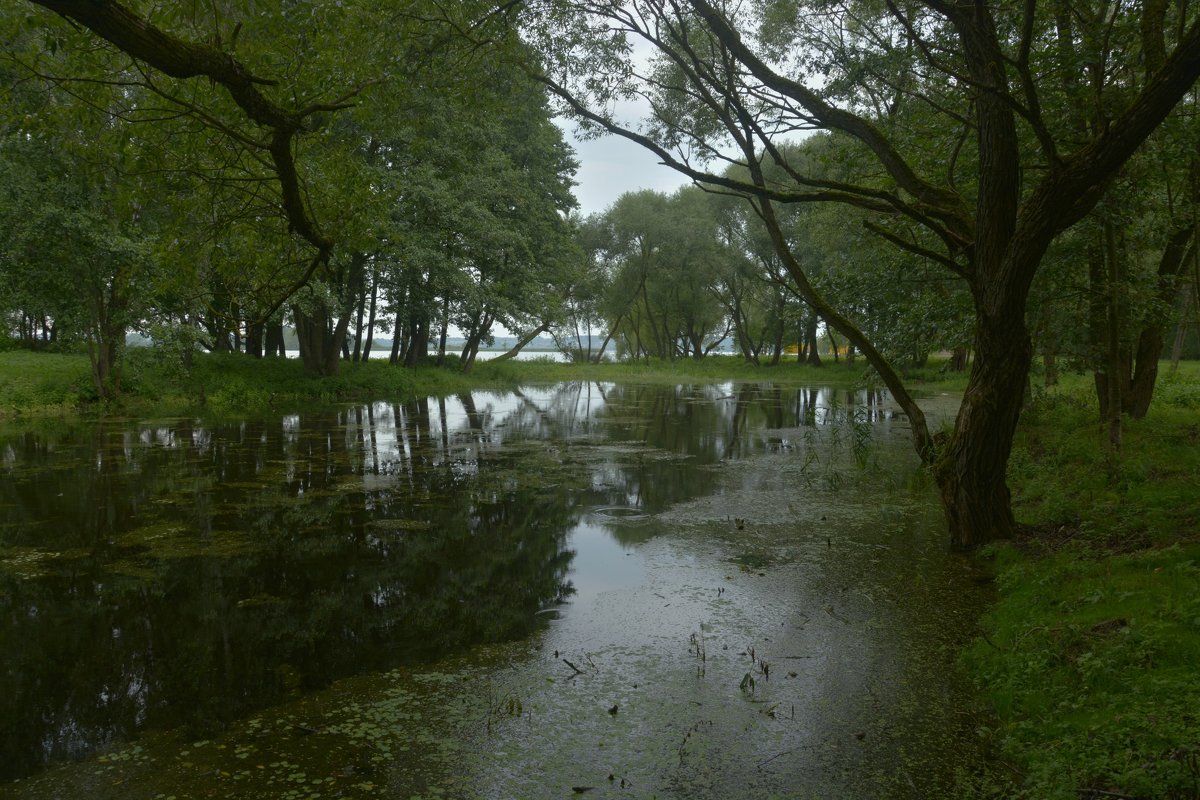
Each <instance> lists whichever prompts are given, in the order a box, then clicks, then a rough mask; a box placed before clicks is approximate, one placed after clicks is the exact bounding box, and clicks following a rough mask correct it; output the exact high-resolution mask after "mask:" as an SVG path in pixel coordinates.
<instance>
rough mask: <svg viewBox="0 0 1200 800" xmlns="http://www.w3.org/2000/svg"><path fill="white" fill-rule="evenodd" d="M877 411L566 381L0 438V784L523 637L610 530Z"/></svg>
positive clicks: (856, 402)
mask: <svg viewBox="0 0 1200 800" xmlns="http://www.w3.org/2000/svg"><path fill="white" fill-rule="evenodd" d="M883 401H884V398H883V397H882V396H881V395H878V394H877V393H869V392H858V393H854V392H851V393H846V392H844V391H841V390H839V391H834V390H830V389H802V390H796V389H781V388H778V387H772V386H769V385H753V384H752V385H733V384H724V385H716V386H690V385H679V386H674V387H661V386H654V387H651V386H630V385H612V384H599V383H586V382H581V383H573V384H564V385H560V386H556V387H549V388H528V389H524V390H522V391H516V392H511V393H487V392H477V393H471V394H462V395H458V396H455V397H448V398H418V399H414V400H410V401H406V402H402V403H388V402H379V403H372V404H365V405H359V406H353V407H349V408H345V409H342V410H338V411H322V412H304V413H300V414H291V415H286V416H283V417H275V418H270V419H253V420H244V421H237V422H215V421H204V420H170V421H159V422H147V423H141V424H118V423H112V422H108V423H99V424H96V425H94V426H91V427H87V426H80V427H76V428H68V429H64V430H61V431H57V432H54V433H33V432H22V431H11V430H10V431H0V474H2V477H3V480H2V481H0V660H2V668H0V778H13V777H17V776H20V775H23V774H27V773H29V772H30V771H32V770H34V769H36V768H37V767H38V766H39V765H42V764H45V763H47V762H48V761H54V760H61V759H72V758H79V757H82V756H85V755H87V754H89V753H91V752H94V751H96V750H98V749H103V748H105V747H107V746H109V745H111V744H113V743H115V742H118V741H121V740H124V739H127V738H129V737H131V736H132V735H133V734H134V733H135V732H136V731H138V730H140V729H143V728H154V727H174V726H179V725H182V726H185V727H186V729H187V730H188V731H189V732H192V733H194V734H195V735H197V736H201V735H204V734H207V733H209V732H212V731H216V730H219V729H220V728H222V727H223V726H224V725H226V724H228V723H229V722H230V721H231V720H233V719H236V718H238V717H241V716H243V715H245V714H246V713H248V712H249V711H251V710H253V709H255V708H259V707H262V706H266V705H270V704H273V703H277V702H280V701H282V700H284V699H287V698H289V697H294V696H298V695H301V694H304V693H307V692H310V691H312V690H314V689H316V688H318V687H321V686H324V685H326V684H328V683H329V682H330V681H332V680H334V679H336V678H339V677H342V676H345V675H349V674H353V673H359V672H364V671H369V670H377V669H383V668H386V667H390V666H394V665H396V664H398V663H403V662H406V661H413V660H417V659H428V658H434V657H437V656H440V655H443V654H445V653H447V652H452V651H456V650H461V649H463V648H466V647H468V646H469V645H471V644H474V643H477V642H485V641H496V640H501V639H509V638H514V637H520V636H523V635H526V634H527V633H528V632H529V631H531V630H532V629H533V627H534V626H535V625H537V624H538V622H539V620H541V619H544V617H539V616H538V614H537V612H538V611H540V610H543V609H545V608H547V607H548V606H552V605H553V604H554V603H556V602H557V601H559V600H561V599H562V598H564V597H567V596H569V595H570V594H571V592H572V591H573V588H574V587H573V586H572V583H571V581H574V582H575V583H578V584H579V586H580V588H581V590H582V591H584V592H585V593H586V592H596V591H599V590H600V589H602V588H603V587H602V584H601V583H600V581H602V580H603V578H602V577H601V576H602V575H604V574H606V571H605V570H604V569H603V568H602V565H598V564H595V563H592V561H591V560H589V562H588V563H587V564H586V565H581V566H580V568H579V569H578V570H576V572H575V573H574V574H572V573H571V568H572V559H573V558H575V557H576V553H575V550H578V551H579V552H580V553H581V556H580V557H581V558H582V557H586V553H587V552H588V542H589V541H590V540H589V539H588V538H587V536H596V535H601V532H602V531H607V532H609V533H613V534H616V536H617V538H618V540H621V541H624V539H623V537H633V538H630V539H629V542H627V543H628V544H634V543H636V536H637V535H638V534H636V533H630V532H629V530H628V528H626V527H624V526H622V525H621V523H620V519H619V517H620V513H619V511H620V510H622V509H626V510H628V511H629V512H631V513H633V512H636V513H641V514H656V513H659V512H661V511H664V510H666V509H668V508H670V507H671V506H673V505H675V504H677V503H679V502H681V501H684V500H688V499H692V498H695V497H698V496H702V495H704V494H705V493H706V492H708V491H710V482H709V481H708V480H707V477H706V473H705V467H707V466H710V465H712V464H714V463H716V462H718V461H721V460H727V459H737V458H742V457H746V456H748V455H750V454H753V453H756V452H761V451H762V450H763V449H779V450H786V449H789V448H792V447H795V446H797V444H798V443H800V442H803V441H805V437H806V436H808V437H811V436H812V432H813V430H814V429H816V428H821V427H827V428H831V429H834V428H836V429H838V430H841V429H842V428H847V427H848V428H849V429H850V430H853V427H854V425H855V424H862V425H875V426H876V427H879V426H885V427H886V426H888V425H891V424H893V423H894V422H895V421H894V420H893V417H892V416H891V412H890V411H889V410H887V407H886V404H885V403H884V402H883ZM596 509H608V510H610V517H611V523H610V524H606V522H605V519H606V517H605V515H604V514H597V513H593V512H594V511H595V510H596ZM585 515H586V518H585ZM580 531H584V532H585V533H587V536H584V535H582V534H579V532H580ZM573 532H574V533H576V534H578V535H576V536H575V538H574V540H573V541H574V545H573V546H574V548H575V550H572V549H571V545H569V544H568V542H569V541H570V540H569V537H570V536H571V535H572V533H573Z"/></svg>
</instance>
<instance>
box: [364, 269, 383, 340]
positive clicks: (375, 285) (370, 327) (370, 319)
mask: <svg viewBox="0 0 1200 800" xmlns="http://www.w3.org/2000/svg"><path fill="white" fill-rule="evenodd" d="M378 299H379V281H378V280H377V276H376V275H375V274H374V270H372V274H371V310H370V313H369V314H368V315H367V338H366V341H364V342H363V350H362V360H363V361H366V360H367V359H368V358H370V357H371V343H372V341H373V340H374V338H375V304H376V302H377V301H378Z"/></svg>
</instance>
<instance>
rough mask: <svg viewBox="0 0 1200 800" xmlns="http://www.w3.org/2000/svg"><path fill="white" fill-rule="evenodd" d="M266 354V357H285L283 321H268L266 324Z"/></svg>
mask: <svg viewBox="0 0 1200 800" xmlns="http://www.w3.org/2000/svg"><path fill="white" fill-rule="evenodd" d="M265 336H266V354H267V355H268V356H280V357H282V356H286V355H287V343H286V342H285V341H284V338H283V320H279V319H275V320H269V321H268V322H267V324H266V334H265Z"/></svg>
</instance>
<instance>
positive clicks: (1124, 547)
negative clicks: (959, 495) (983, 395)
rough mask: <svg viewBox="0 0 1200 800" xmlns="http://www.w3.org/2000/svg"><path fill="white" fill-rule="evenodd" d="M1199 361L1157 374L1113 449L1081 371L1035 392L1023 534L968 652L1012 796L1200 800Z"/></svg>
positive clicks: (995, 557) (1004, 556)
mask: <svg viewBox="0 0 1200 800" xmlns="http://www.w3.org/2000/svg"><path fill="white" fill-rule="evenodd" d="M1198 400H1200V365H1197V364H1190V365H1184V366H1183V367H1181V369H1180V371H1179V372H1178V373H1176V374H1174V375H1171V374H1167V373H1165V372H1164V376H1163V379H1162V383H1161V384H1160V386H1159V389H1158V392H1157V394H1156V399H1155V402H1154V405H1153V406H1152V408H1151V411H1150V414H1149V415H1148V416H1147V417H1146V419H1144V420H1139V421H1127V422H1126V424H1125V429H1124V442H1123V446H1122V450H1121V452H1120V453H1119V454H1109V453H1106V452H1105V450H1104V449H1103V447H1102V436H1101V434H1102V429H1101V426H1100V424H1099V421H1098V411H1097V409H1096V405H1095V401H1094V398H1093V393H1092V390H1091V387H1090V385H1089V380H1088V378H1086V377H1084V376H1074V377H1071V378H1069V379H1068V380H1066V381H1064V383H1063V385H1062V386H1060V387H1058V388H1056V389H1055V390H1053V391H1051V392H1038V393H1037V394H1036V395H1035V399H1034V402H1033V404H1032V406H1031V408H1030V409H1028V411H1027V413H1026V414H1025V415H1024V417H1023V419H1022V424H1021V428H1020V431H1019V433H1018V437H1017V440H1016V442H1015V446H1014V452H1013V458H1012V460H1011V463H1010V475H1009V479H1010V484H1011V486H1012V488H1013V496H1014V506H1015V510H1016V513H1017V517H1018V519H1020V520H1021V521H1023V522H1025V523H1028V524H1030V526H1031V528H1030V535H1029V536H1028V537H1027V538H1024V539H1022V540H1021V541H1019V542H1015V543H1008V544H1004V545H1000V546H996V547H992V548H990V549H989V550H988V551H986V552H985V553H984V554H983V557H984V558H987V559H990V560H991V561H992V562H993V565H994V567H995V570H996V574H997V585H998V587H999V600H998V602H997V603H996V604H995V605H994V606H993V607H992V609H991V610H990V611H989V612H988V613H987V614H986V615H985V617H984V619H983V620H982V626H983V629H984V631H985V636H984V637H983V638H981V639H980V640H979V641H978V642H976V643H975V644H974V645H973V646H972V647H971V648H970V649H969V650H968V651H967V652H966V653H965V654H964V657H963V663H964V665H965V666H966V668H967V670H968V672H969V673H970V674H971V675H972V676H973V677H974V679H975V680H976V682H977V683H978V685H979V686H980V688H981V690H982V692H983V694H984V695H985V697H986V698H987V699H988V700H989V701H990V703H991V705H992V707H993V708H994V710H995V717H996V720H997V728H996V730H995V731H994V735H995V737H996V741H997V742H998V744H999V745H1000V748H1001V752H1002V754H1003V759H1004V760H1005V761H1006V762H1007V763H1008V764H1010V765H1011V766H1012V767H1013V769H1014V770H1015V775H1006V776H1004V778H1003V779H999V778H998V777H997V776H993V777H992V779H991V783H990V784H989V785H987V786H985V787H983V788H978V787H977V792H976V793H977V794H978V795H983V796H990V797H1004V798H1010V797H1014V798H1017V797H1019V798H1030V799H1031V800H1032V799H1033V798H1037V800H1042V799H1043V798H1063V799H1064V800H1066V799H1067V798H1072V799H1073V800H1078V799H1079V798H1097V799H1098V798H1112V797H1131V798H1200V411H1198V409H1200V402H1197V401H1198Z"/></svg>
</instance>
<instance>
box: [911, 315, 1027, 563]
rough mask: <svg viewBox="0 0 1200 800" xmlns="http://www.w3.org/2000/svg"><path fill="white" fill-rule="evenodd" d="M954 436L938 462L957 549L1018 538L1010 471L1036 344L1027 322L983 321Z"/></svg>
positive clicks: (940, 485)
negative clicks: (1013, 444) (1030, 335)
mask: <svg viewBox="0 0 1200 800" xmlns="http://www.w3.org/2000/svg"><path fill="white" fill-rule="evenodd" d="M975 352H976V358H975V361H974V363H973V365H972V367H971V375H970V378H969V379H968V383H967V390H966V392H965V394H964V395H963V400H962V405H961V406H960V407H959V411H958V417H957V419H956V421H955V425H954V432H953V433H952V434H951V436H950V440H949V442H947V443H946V445H945V446H944V448H943V449H942V451H941V453H940V455H939V457H938V459H937V461H936V462H935V464H934V476H935V478H936V481H937V484H938V489H939V490H940V493H941V497H942V507H943V509H944V511H945V513H946V522H947V525H948V527H949V529H950V537H951V545H952V546H953V547H955V548H956V549H967V548H972V547H978V546H979V545H983V544H986V543H988V542H990V541H993V540H995V539H1004V538H1009V537H1011V536H1012V534H1013V532H1014V529H1015V525H1016V523H1015V520H1014V519H1013V513H1012V506H1011V502H1010V501H1011V497H1010V494H1009V490H1008V482H1007V480H1006V478H1005V472H1006V470H1007V467H1008V457H1009V455H1010V453H1011V451H1012V440H1013V435H1014V433H1015V432H1016V429H1017V420H1018V418H1019V417H1020V410H1021V402H1022V398H1023V396H1024V392H1025V383H1026V377H1027V376H1028V374H1029V367H1030V364H1031V361H1032V353H1033V347H1032V343H1031V342H1030V338H1029V334H1028V332H1027V331H1026V329H1025V325H1024V322H1023V321H1022V319H1021V318H1020V317H1017V318H1016V320H1014V319H1012V318H1011V317H1005V316H1001V317H999V318H993V319H990V320H989V319H986V318H984V317H982V315H981V320H980V322H979V324H978V326H977V328H976V334H975Z"/></svg>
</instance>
